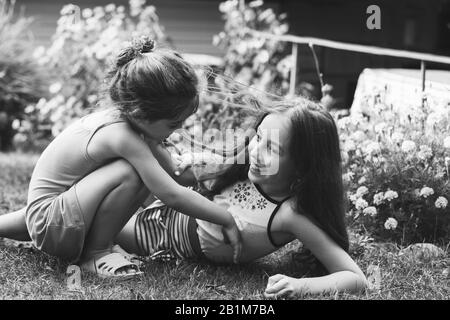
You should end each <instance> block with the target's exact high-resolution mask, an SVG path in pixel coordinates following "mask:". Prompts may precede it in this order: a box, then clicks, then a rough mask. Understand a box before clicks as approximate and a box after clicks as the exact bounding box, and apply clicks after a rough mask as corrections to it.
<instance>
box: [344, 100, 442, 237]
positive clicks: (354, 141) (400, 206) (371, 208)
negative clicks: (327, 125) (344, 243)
mask: <svg viewBox="0 0 450 320" xmlns="http://www.w3.org/2000/svg"><path fill="white" fill-rule="evenodd" d="M362 101H363V102H362V103H363V105H362V106H361V108H360V110H366V111H367V112H365V113H364V112H355V113H353V114H352V115H350V116H349V117H346V118H341V119H339V120H337V123H338V127H339V129H340V137H341V140H342V141H341V146H342V150H343V157H344V160H345V162H346V170H347V172H345V174H344V180H345V181H346V182H347V183H348V199H349V204H350V211H349V212H348V219H349V223H350V225H352V226H353V227H354V228H355V229H357V230H359V231H360V232H361V233H362V234H365V233H368V234H369V235H372V236H373V237H374V238H375V239H380V238H382V239H383V240H392V241H396V242H398V243H400V244H402V245H405V244H409V243H413V242H423V241H425V242H439V241H448V239H449V238H450V207H449V206H448V197H449V194H450V183H449V179H450V175H449V165H450V136H447V137H445V135H443V134H444V133H445V132H446V133H448V132H450V131H449V130H448V129H449V126H450V108H449V105H448V102H445V101H440V102H437V101H432V100H431V97H429V98H428V99H427V100H426V102H425V104H424V106H421V105H392V104H388V103H386V95H385V93H384V92H382V91H380V92H374V93H373V94H371V95H369V96H367V97H366V99H364V100H362Z"/></svg>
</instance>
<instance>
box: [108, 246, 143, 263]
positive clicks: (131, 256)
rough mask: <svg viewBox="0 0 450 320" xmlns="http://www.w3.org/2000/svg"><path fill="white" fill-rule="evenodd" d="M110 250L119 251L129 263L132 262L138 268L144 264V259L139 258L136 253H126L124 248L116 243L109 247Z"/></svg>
mask: <svg viewBox="0 0 450 320" xmlns="http://www.w3.org/2000/svg"><path fill="white" fill-rule="evenodd" d="M111 251H112V252H116V253H120V254H121V255H122V256H123V257H124V258H125V259H127V260H128V261H130V262H131V263H134V264H135V265H137V266H138V268H141V267H143V266H144V259H143V258H140V257H139V256H138V255H137V254H133V253H128V252H126V251H125V250H124V249H122V247H121V246H119V245H118V244H115V245H113V246H112V248H111Z"/></svg>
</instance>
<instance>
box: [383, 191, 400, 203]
mask: <svg viewBox="0 0 450 320" xmlns="http://www.w3.org/2000/svg"><path fill="white" fill-rule="evenodd" d="M395 198H398V193H397V192H395V191H392V190H388V191H386V192H385V193H384V200H387V201H391V200H393V199H395Z"/></svg>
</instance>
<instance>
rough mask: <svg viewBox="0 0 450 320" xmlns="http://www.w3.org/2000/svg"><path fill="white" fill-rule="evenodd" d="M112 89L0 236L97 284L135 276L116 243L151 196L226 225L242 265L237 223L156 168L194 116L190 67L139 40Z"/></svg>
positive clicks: (51, 151) (42, 170)
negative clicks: (72, 266) (91, 276)
mask: <svg viewBox="0 0 450 320" xmlns="http://www.w3.org/2000/svg"><path fill="white" fill-rule="evenodd" d="M105 85H106V88H105V89H106V90H105V95H104V98H103V100H102V101H101V104H102V105H103V107H104V108H102V109H101V110H99V111H97V112H94V113H92V114H89V115H87V116H85V117H83V118H81V119H79V120H77V121H75V122H74V123H73V124H71V125H70V126H69V127H68V128H66V129H65V130H64V131H63V132H62V133H61V134H59V135H58V136H57V137H56V138H55V139H54V140H53V141H52V142H51V143H50V144H49V146H48V147H47V148H46V149H45V150H44V152H43V153H42V155H41V156H40V158H39V160H38V162H37V164H36V166H35V168H34V171H33V174H32V176H31V181H30V184H29V191H28V199H27V206H26V208H23V209H22V210H19V211H16V212H12V213H9V214H5V215H2V216H0V237H7V238H12V239H16V240H30V239H31V240H32V241H33V244H34V245H35V246H36V247H37V248H38V249H40V250H42V251H44V252H46V253H48V254H51V255H54V256H57V257H59V258H63V259H66V260H69V261H75V262H78V263H79V264H80V266H81V268H82V269H83V270H87V271H90V272H93V273H96V274H97V275H98V276H100V277H112V278H124V277H125V278H128V277H132V276H136V275H138V274H139V273H141V272H140V271H139V266H138V264H137V263H136V262H134V261H133V259H131V256H130V255H127V253H126V252H125V251H123V250H122V249H121V248H119V247H117V246H114V245H113V242H114V239H115V237H116V235H117V234H118V233H119V231H120V230H121V229H122V228H123V226H124V225H125V224H126V223H127V221H128V220H129V219H130V217H131V216H132V215H133V214H134V213H135V212H136V210H137V209H138V208H139V206H140V205H141V204H142V203H143V201H144V200H145V199H146V198H147V197H148V196H149V194H150V193H151V194H152V195H154V196H156V197H157V198H158V199H160V200H161V201H163V202H164V203H166V204H167V205H169V206H170V207H172V208H175V209H176V210H179V211H181V212H183V213H185V214H187V215H189V216H193V217H196V218H200V219H203V220H207V221H210V222H212V223H216V224H218V225H222V226H223V230H222V231H223V234H224V235H225V236H226V237H227V238H228V241H229V243H230V244H231V246H232V247H233V250H234V258H235V260H237V258H238V256H239V253H240V238H239V232H238V229H237V226H236V224H235V222H234V219H233V218H232V216H231V215H230V214H229V213H228V212H227V211H226V210H225V209H223V208H221V207H220V206H219V205H217V204H215V203H213V202H211V201H209V200H208V199H207V198H205V197H203V196H201V195H200V194H198V193H196V192H194V191H192V190H191V189H189V188H186V187H183V186H182V185H180V184H178V183H177V182H176V181H175V180H174V179H175V178H177V179H178V177H176V176H175V175H173V174H170V173H167V172H166V171H165V170H164V169H163V167H161V165H160V164H159V162H158V159H157V157H158V154H159V153H160V152H158V149H160V148H162V147H161V142H162V141H164V140H165V139H166V138H167V137H168V136H169V135H170V134H171V133H172V132H173V131H174V130H176V129H178V128H180V127H181V124H182V123H183V121H184V120H185V119H186V118H187V117H189V116H190V115H191V114H193V113H194V112H196V110H197V107H198V103H199V96H198V88H197V87H198V79H197V77H196V74H195V71H194V69H193V68H192V66H191V65H190V64H189V63H188V62H186V61H185V60H184V59H183V58H182V57H181V56H180V55H179V54H178V53H176V52H174V51H172V50H168V49H159V48H155V43H154V41H153V40H152V39H150V38H148V37H141V38H139V39H135V40H133V41H132V43H131V44H130V45H128V46H127V47H125V48H123V49H122V51H121V52H120V53H119V54H118V56H117V57H116V59H115V61H114V63H113V65H112V68H111V69H110V70H109V72H108V74H107V77H106V79H105ZM163 165H164V164H163ZM188 222H189V219H178V220H177V221H174V222H173V223H172V224H171V227H173V228H176V229H177V230H184V229H187V228H188V227H189V225H188ZM186 250H192V248H189V247H186Z"/></svg>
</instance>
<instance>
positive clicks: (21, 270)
mask: <svg viewBox="0 0 450 320" xmlns="http://www.w3.org/2000/svg"><path fill="white" fill-rule="evenodd" d="M36 160H37V156H35V155H23V154H0V177H1V178H0V214H4V213H7V212H9V211H13V210H17V209H19V208H21V207H23V206H24V205H25V202H26V194H27V186H28V181H29V178H30V175H31V172H32V170H33V165H34V163H35V161H36ZM442 248H443V249H444V250H445V252H446V254H445V256H444V257H443V258H440V259H436V260H434V261H429V262H417V261H415V260H413V259H411V258H409V257H407V256H400V255H398V250H399V248H398V247H397V246H395V245H393V244H374V245H373V246H371V247H366V248H365V250H362V251H364V253H361V254H359V255H355V254H353V257H354V258H355V260H356V261H357V263H358V264H359V265H360V267H361V269H362V270H363V271H365V270H367V267H368V266H369V265H378V266H379V267H380V268H381V275H382V279H381V288H380V290H367V291H366V292H365V293H362V294H359V295H353V294H345V293H344V294H324V295H320V296H312V297H305V299H341V300H347V299H362V300H366V299H382V300H389V299H446V300H447V299H449V297H450V278H448V276H446V275H445V274H443V270H445V269H446V268H448V267H449V266H450V256H449V251H448V245H447V246H445V247H442ZM300 252H301V249H300V244H299V243H298V242H293V243H291V244H289V245H288V246H286V247H284V248H283V249H281V250H279V251H277V252H275V253H273V254H271V255H269V256H267V257H265V258H263V259H260V260H258V261H255V262H254V263H251V264H247V265H239V266H215V265H210V264H206V263H197V262H192V261H178V262H176V261H172V262H158V261H151V262H148V263H146V265H145V267H144V268H143V271H144V275H142V276H140V277H138V278H135V279H132V280H129V281H126V282H118V281H115V280H109V279H108V280H102V279H99V278H97V277H95V276H94V275H91V274H85V273H83V274H82V283H81V284H82V288H83V292H71V291H68V289H67V286H66V275H65V271H66V268H67V266H68V263H66V262H63V261H59V260H58V259H56V258H54V257H51V256H48V255H46V254H45V253H42V252H40V251H38V250H36V249H34V248H29V247H26V246H18V245H17V243H15V242H10V241H5V240H4V241H0V299H87V300H92V299H102V300H103V299H173V300H177V299H194V300H197V299H198V300H203V299H252V300H259V299H264V296H263V292H264V288H265V286H266V283H267V277H268V275H273V274H276V273H283V274H286V275H289V276H294V277H301V276H303V275H307V274H310V272H311V268H310V267H309V265H308V264H307V263H305V256H304V255H302V254H301V253H300Z"/></svg>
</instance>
